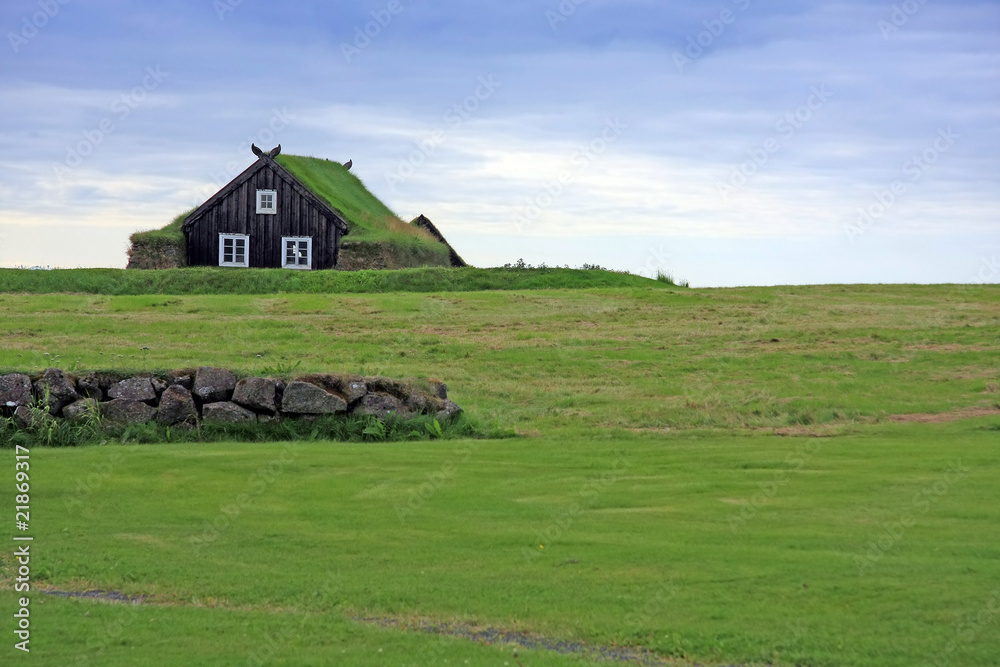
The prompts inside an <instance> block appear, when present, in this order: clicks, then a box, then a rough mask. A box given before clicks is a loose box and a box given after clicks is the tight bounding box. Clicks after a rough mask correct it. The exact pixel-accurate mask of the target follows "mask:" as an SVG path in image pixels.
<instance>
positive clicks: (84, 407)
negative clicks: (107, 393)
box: [62, 398, 100, 422]
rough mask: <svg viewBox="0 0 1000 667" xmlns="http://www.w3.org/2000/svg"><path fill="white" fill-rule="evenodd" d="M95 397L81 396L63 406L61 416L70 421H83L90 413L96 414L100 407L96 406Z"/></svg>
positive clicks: (88, 417)
mask: <svg viewBox="0 0 1000 667" xmlns="http://www.w3.org/2000/svg"><path fill="white" fill-rule="evenodd" d="M97 406H98V403H97V399H94V398H81V399H80V400H79V401H77V402H76V403H71V404H69V405H67V406H66V407H65V408H63V411H62V413H63V417H64V418H66V419H68V420H69V421H72V422H85V421H87V420H88V419H90V416H91V415H96V414H98V410H99V409H100V408H98V407H97Z"/></svg>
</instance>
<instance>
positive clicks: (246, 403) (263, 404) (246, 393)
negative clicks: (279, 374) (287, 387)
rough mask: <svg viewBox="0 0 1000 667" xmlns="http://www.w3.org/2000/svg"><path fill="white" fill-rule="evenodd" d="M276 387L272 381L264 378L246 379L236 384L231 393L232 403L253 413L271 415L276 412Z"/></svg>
mask: <svg viewBox="0 0 1000 667" xmlns="http://www.w3.org/2000/svg"><path fill="white" fill-rule="evenodd" d="M277 394H278V385H277V383H276V382H275V381H274V380H268V379H266V378H247V379H246V380H240V381H239V382H237V383H236V389H235V390H234V391H233V403H237V404H239V405H242V406H243V407H244V408H247V409H249V410H253V411H254V412H263V413H265V414H269V415H273V414H274V413H275V412H277V411H278V406H277V404H276V403H275V399H276V397H277Z"/></svg>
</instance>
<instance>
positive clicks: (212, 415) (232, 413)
mask: <svg viewBox="0 0 1000 667" xmlns="http://www.w3.org/2000/svg"><path fill="white" fill-rule="evenodd" d="M201 417H202V420H203V421H205V422H225V423H237V422H248V421H257V415H256V414H254V413H253V412H251V411H250V410H247V409H246V408H241V407H240V406H238V405H236V404H235V403H230V402H223V403H206V404H205V405H204V406H202V409H201Z"/></svg>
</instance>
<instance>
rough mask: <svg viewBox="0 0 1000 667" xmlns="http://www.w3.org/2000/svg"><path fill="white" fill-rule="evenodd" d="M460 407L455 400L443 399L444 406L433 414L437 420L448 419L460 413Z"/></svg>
mask: <svg viewBox="0 0 1000 667" xmlns="http://www.w3.org/2000/svg"><path fill="white" fill-rule="evenodd" d="M461 412H462V408H460V407H458V405H457V404H456V403H455V401H450V400H445V402H444V408H443V409H441V410H438V411H437V412H436V413H435V414H434V419H436V420H438V421H439V422H443V421H448V420H449V419H451V418H452V417H454V416H456V415H458V414H461Z"/></svg>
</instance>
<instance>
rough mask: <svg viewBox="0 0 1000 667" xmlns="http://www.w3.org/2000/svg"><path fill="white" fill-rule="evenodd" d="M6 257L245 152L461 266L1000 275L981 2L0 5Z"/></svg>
mask: <svg viewBox="0 0 1000 667" xmlns="http://www.w3.org/2000/svg"><path fill="white" fill-rule="evenodd" d="M0 29H2V33H3V37H4V39H3V43H2V44H0V119H2V121H3V122H2V123H0V148H2V153H0V175H2V177H0V266H18V265H29V266H30V265H36V264H37V265H52V266H61V267H76V266H124V263H125V261H126V257H125V250H126V247H127V238H128V235H129V234H131V233H132V232H134V231H136V230H139V229H150V228H154V227H160V226H162V225H163V224H166V222H169V220H170V219H172V218H173V217H174V216H175V215H177V214H178V213H181V212H183V211H185V210H187V209H188V208H191V207H193V206H195V205H197V204H199V203H201V202H202V201H204V200H205V199H207V198H208V197H209V196H211V195H212V194H213V193H214V192H215V191H216V190H218V189H219V188H220V187H221V186H222V185H224V184H225V182H227V181H228V180H229V179H230V178H232V177H233V176H235V175H236V174H237V173H239V172H240V171H242V170H243V169H244V168H245V167H246V166H248V165H249V164H250V163H251V162H252V161H253V160H254V156H253V155H252V154H251V153H250V150H249V143H250V141H255V142H257V143H258V144H259V145H261V146H263V147H265V148H270V147H271V146H273V145H276V144H278V143H280V144H282V147H283V150H284V151H285V152H287V153H293V154H298V155H314V156H318V157H324V158H330V159H334V160H340V161H346V160H347V159H349V158H351V159H353V160H354V164H355V167H354V169H355V172H356V173H357V174H358V175H359V176H360V177H361V178H362V179H363V180H364V181H365V183H366V184H367V185H368V186H369V187H370V188H371V189H372V190H373V191H374V192H375V193H376V194H377V195H379V196H380V197H381V198H382V199H383V200H384V201H386V203H388V204H389V205H390V207H392V208H393V209H394V210H396V211H397V213H399V214H400V215H401V216H402V217H404V218H406V219H409V218H411V217H414V216H416V215H417V214H420V213H423V214H425V215H427V216H428V217H430V218H431V219H432V220H433V221H434V222H435V224H436V225H437V226H438V227H439V228H440V229H441V230H442V231H443V232H444V233H445V235H446V236H447V237H448V238H449V240H450V241H451V242H452V244H453V245H454V246H455V247H456V248H457V249H458V251H459V252H460V254H462V255H463V257H465V258H466V259H467V260H468V261H470V262H472V263H473V264H476V265H479V266H495V265H500V264H504V263H506V262H513V261H516V260H517V259H518V258H524V260H525V261H527V262H530V263H533V264H538V263H541V262H546V263H548V264H549V265H553V264H558V265H563V264H569V265H571V266H576V265H580V264H583V263H590V264H600V265H602V266H606V267H610V268H615V269H622V270H629V271H633V272H635V273H646V274H651V273H655V271H656V270H664V271H668V272H671V273H673V274H675V275H676V276H678V277H680V278H686V279H688V280H690V281H691V283H692V284H693V285H696V286H722V285H745V284H758V285H766V284H785V283H795V284H805V283H830V282H991V283H995V282H1000V265H998V259H1000V225H998V223H1000V187H998V183H1000V151H998V149H1000V86H998V82H1000V5H998V4H997V3H996V2H995V0H990V1H982V2H976V1H961V0H960V1H952V2H947V3H945V2H943V1H941V0H923V1H922V0H907V1H906V2H896V3H895V4H894V3H892V2H877V1H874V0H843V1H842V2H837V3H814V2H794V1H783V0H776V1H773V2H768V3H765V2H762V0H716V1H712V2H704V1H703V2H694V1H684V2H654V1H652V0H634V1H630V0H619V1H608V0H563V1H562V2H559V1H558V0H552V1H544V0H542V1H537V2H533V1H528V0H507V1H505V2H499V1H497V2H493V1H486V2H478V3H469V2H454V1H450V0H448V1H444V2H434V3H432V2H427V1H426V0H378V1H374V2H355V3H323V2H309V1H300V2H297V3H288V4H285V3H281V4H279V3H265V2H261V1H260V0H198V1H189V2H145V1H142V0H132V1H129V0H103V1H102V0H93V1H90V2H84V1H83V0H33V1H21V0H4V2H3V4H2V10H0Z"/></svg>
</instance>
